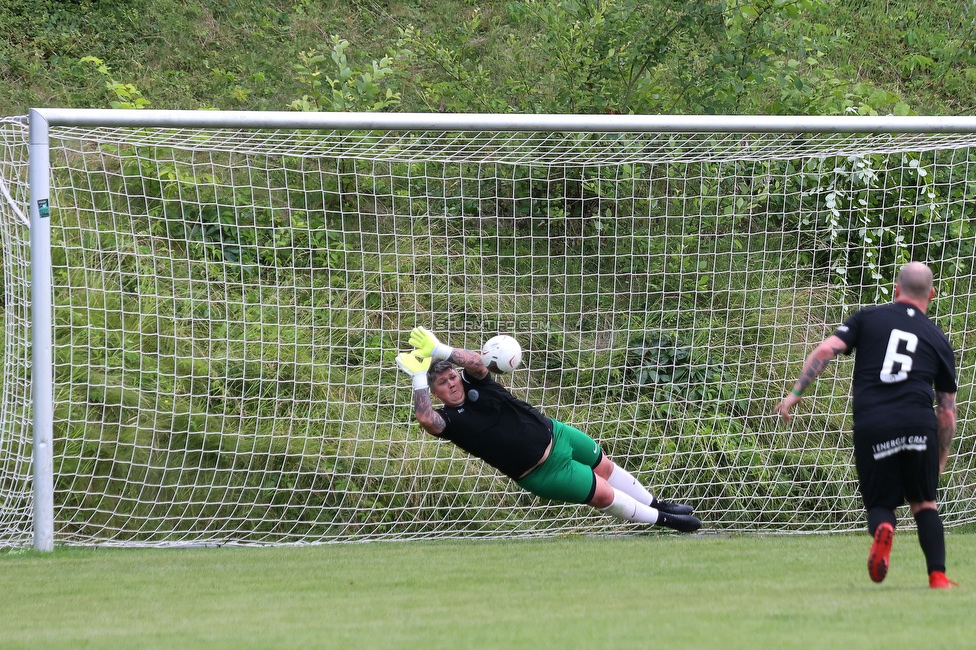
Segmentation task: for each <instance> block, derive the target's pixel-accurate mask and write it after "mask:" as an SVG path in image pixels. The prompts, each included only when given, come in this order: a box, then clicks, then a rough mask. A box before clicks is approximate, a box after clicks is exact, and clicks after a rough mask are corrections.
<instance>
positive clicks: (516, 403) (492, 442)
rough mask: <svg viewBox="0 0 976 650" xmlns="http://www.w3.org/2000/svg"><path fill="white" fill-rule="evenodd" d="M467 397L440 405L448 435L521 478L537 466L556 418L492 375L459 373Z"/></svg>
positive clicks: (550, 436) (443, 434) (492, 464)
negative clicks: (550, 416) (526, 400)
mask: <svg viewBox="0 0 976 650" xmlns="http://www.w3.org/2000/svg"><path fill="white" fill-rule="evenodd" d="M461 381H462V383H463V384H464V392H465V395H466V399H465V400H464V403H463V404H462V405H461V406H445V407H443V408H440V409H437V412H438V413H440V414H441V417H443V418H444V422H445V423H446V424H447V426H446V427H445V428H444V431H442V432H441V434H440V436H439V437H440V438H446V439H447V440H450V441H451V442H453V443H454V444H456V445H457V446H458V447H460V448H461V449H463V450H465V451H466V452H468V453H469V454H473V455H475V456H477V457H478V458H481V459H482V460H484V461H485V462H486V463H488V464H489V465H491V466H492V467H495V468H497V469H498V470H499V471H501V472H503V473H504V474H506V475H508V476H510V477H512V478H519V477H520V476H522V474H524V473H525V472H527V471H528V470H530V469H531V468H532V467H534V466H535V465H536V463H538V462H539V461H540V460H541V459H542V455H543V454H544V453H545V451H546V448H547V447H548V446H549V443H550V442H552V420H550V419H549V418H547V417H546V416H544V415H543V414H542V413H540V412H539V411H538V410H537V409H535V408H533V407H532V406H529V405H528V404H526V403H525V402H523V401H522V400H519V399H517V398H516V397H515V396H514V395H512V394H511V393H509V392H508V391H507V390H505V388H504V387H503V386H502V385H501V384H499V383H498V382H496V381H495V380H494V379H492V377H491V375H488V376H486V377H485V378H484V379H473V378H470V377H468V375H467V373H464V372H462V373H461Z"/></svg>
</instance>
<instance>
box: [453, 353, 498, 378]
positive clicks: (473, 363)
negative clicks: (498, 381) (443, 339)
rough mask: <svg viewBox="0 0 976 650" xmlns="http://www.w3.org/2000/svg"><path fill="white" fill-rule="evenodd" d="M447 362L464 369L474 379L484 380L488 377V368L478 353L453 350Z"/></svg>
mask: <svg viewBox="0 0 976 650" xmlns="http://www.w3.org/2000/svg"><path fill="white" fill-rule="evenodd" d="M447 360H448V361H450V362H451V363H454V364H456V365H459V366H461V367H462V368H464V370H465V371H466V372H467V373H468V375H470V376H471V377H473V378H474V379H484V378H485V377H487V376H488V366H486V365H485V362H484V361H483V360H482V358H481V353H480V352H475V351H474V350H465V349H463V348H454V350H453V351H452V352H451V356H449V357H448V358H447Z"/></svg>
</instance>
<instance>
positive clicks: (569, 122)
mask: <svg viewBox="0 0 976 650" xmlns="http://www.w3.org/2000/svg"><path fill="white" fill-rule="evenodd" d="M28 123H29V157H30V160H29V196H30V199H29V200H30V258H31V259H30V271H31V318H32V334H31V341H32V349H31V400H32V422H33V472H32V473H33V499H34V502H33V523H34V531H33V532H34V535H33V542H34V548H35V549H37V550H39V551H52V550H53V548H54V465H53V422H54V384H53V359H52V347H53V340H52V338H53V334H52V309H53V304H52V261H51V239H50V218H49V211H48V205H49V201H50V198H51V197H50V189H51V188H50V173H51V169H50V139H49V129H50V127H52V126H75V127H102V126H105V127H145V128H150V127H157V128H200V129H206V128H232V129H239V130H245V129H305V130H324V129H328V130H431V131H452V132H454V131H525V132H582V131H586V132H604V133H612V132H625V131H626V132H663V133H669V132H672V133H679V132H680V133H689V132H708V133H743V134H747V133H796V134H803V133H811V134H814V133H820V134H823V133H837V134H840V133H847V134H852V133H976V118H973V117H920V116H873V117H864V116H840V117H831V116H810V117H783V116H678V115H641V116H638V115H501V114H426V113H294V112H234V111H177V110H138V111H135V110H133V111H119V110H107V109H104V110H103V109H54V108H37V109H32V110H31V111H30V113H29V116H28Z"/></svg>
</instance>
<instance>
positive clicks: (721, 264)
mask: <svg viewBox="0 0 976 650" xmlns="http://www.w3.org/2000/svg"><path fill="white" fill-rule="evenodd" d="M51 139H52V149H51V163H52V167H53V169H52V176H51V179H52V180H51V182H52V185H51V195H52V201H51V203H52V213H51V228H52V256H53V261H54V270H53V283H54V284H53V292H54V313H53V319H54V343H55V348H54V356H55V372H54V376H55V387H54V392H55V422H54V426H55V431H54V437H55V458H54V471H55V481H56V483H55V489H56V492H55V539H56V541H57V542H58V543H63V544H108V545H115V544H117V545H122V544H134V545H170V544H223V543H238V544H246V543H254V544H269V543H320V542H331V541H353V540H366V539H393V538H396V539H409V538H444V537H475V536H497V537H519V536H521V537H525V536H545V535H557V534H570V533H573V534H575V533H605V534H613V533H631V532H635V531H638V530H642V529H641V528H639V527H634V526H630V525H623V524H621V523H620V522H618V521H616V520H613V519H611V518H609V517H606V516H602V515H601V514H600V513H599V512H597V511H595V510H593V509H591V508H588V507H585V506H566V505H563V504H558V503H551V502H547V501H543V500H539V499H535V498H533V497H532V496H531V495H528V494H526V493H525V492H523V491H521V490H520V489H519V488H518V487H517V486H515V485H514V484H513V483H511V482H510V481H508V480H507V479H505V478H504V477H501V476H500V475H499V474H497V473H496V472H495V471H494V470H492V469H491V468H490V467H487V466H485V465H484V464H482V463H481V462H480V461H478V460H477V459H472V458H469V457H467V456H466V455H465V454H464V453H463V452H460V451H459V450H457V449H455V448H454V447H453V446H452V445H450V444H449V443H441V442H438V441H437V440H435V439H432V438H430V437H428V436H426V434H424V433H423V432H422V431H421V430H420V429H419V427H418V426H417V425H416V423H415V422H414V421H413V413H412V394H411V389H410V382H409V380H408V379H407V378H406V377H404V376H402V375H400V374H398V371H397V369H396V367H395V365H394V363H393V357H394V356H395V354H396V353H397V351H400V350H403V349H405V348H406V343H405V341H406V337H407V335H408V333H409V331H410V330H411V329H412V328H413V327H414V326H416V325H419V324H422V325H425V326H427V327H428V328H430V329H432V330H433V331H434V332H436V333H437V334H438V336H440V338H441V340H443V341H445V342H447V343H449V344H450V345H453V346H463V347H468V348H478V347H479V346H480V345H481V343H482V342H483V341H484V340H485V339H487V338H488V337H490V336H492V335H494V334H497V333H508V334H512V335H514V336H515V337H516V338H518V339H519V340H520V342H521V343H522V347H523V349H524V351H525V355H524V358H523V366H522V368H521V369H519V370H518V371H516V372H515V373H513V374H512V375H511V376H510V377H508V378H506V379H505V380H504V381H506V382H508V383H509V385H510V386H511V388H512V390H513V392H514V393H515V394H516V395H517V396H519V397H521V398H523V399H526V400H528V401H529V402H531V403H534V404H536V405H538V406H539V407H540V408H541V409H542V410H543V411H544V412H546V413H547V414H548V415H550V416H552V417H554V418H556V419H559V420H562V421H565V422H567V423H570V424H572V425H574V426H576V427H578V428H581V429H583V430H584V431H586V432H588V433H589V434H590V435H591V436H592V437H594V438H595V439H597V440H598V441H600V443H601V444H602V446H603V448H604V450H605V451H606V452H607V453H608V454H609V455H610V456H611V457H612V458H613V459H614V460H616V462H617V463H618V464H621V465H623V466H624V467H626V468H627V469H629V470H630V471H631V472H632V473H634V474H635V475H636V476H638V477H639V478H640V479H641V480H642V481H643V482H645V483H646V484H648V485H650V486H651V487H652V489H653V491H654V492H655V493H657V494H659V495H661V496H662V497H664V498H668V499H672V498H673V499H679V500H683V501H687V502H690V503H692V504H694V505H695V506H696V508H697V510H698V513H699V515H700V516H701V518H702V519H703V520H704V522H705V527H706V530H711V531H755V532H816V531H844V530H856V529H862V528H863V513H862V511H861V508H860V503H859V500H858V496H857V485H856V477H855V473H854V469H853V465H852V452H851V440H850V418H849V415H848V414H849V411H850V403H849V397H848V396H849V378H850V375H851V363H850V361H849V360H843V361H841V362H840V363H838V364H836V365H835V366H833V367H832V368H831V370H829V371H828V372H827V373H826V374H825V376H824V377H822V379H821V381H820V382H818V384H817V385H816V388H815V390H812V391H811V392H810V393H809V396H808V397H807V399H805V400H804V402H803V404H802V405H801V407H800V408H799V411H800V412H799V414H798V416H797V417H796V418H795V420H794V422H793V424H792V425H791V426H789V427H784V426H782V425H777V423H776V420H775V419H774V418H773V417H772V415H771V409H772V407H773V406H774V405H775V404H776V402H777V401H778V400H779V399H780V398H781V397H782V396H783V394H784V393H785V392H786V391H787V390H788V389H789V388H790V387H791V386H792V382H793V380H794V379H795V377H796V375H797V373H798V372H799V367H800V364H801V362H802V360H803V358H804V357H805V356H806V354H807V353H808V351H809V350H810V347H811V345H813V344H815V343H817V342H819V341H820V340H822V339H823V338H824V337H825V336H826V335H828V334H830V333H831V332H832V331H833V329H834V328H835V327H836V325H838V324H839V323H840V322H841V321H842V320H843V318H844V317H845V316H846V315H847V314H849V313H850V312H851V311H852V310H853V309H855V308H856V307H858V306H861V305H864V304H870V303H873V302H876V301H879V300H881V301H884V300H888V299H889V298H890V296H888V295H887V291H888V290H889V288H890V286H891V283H892V278H893V276H894V272H895V269H896V268H897V266H898V265H900V264H901V263H903V262H904V261H907V260H908V259H919V260H923V261H926V262H928V263H930V264H931V265H932V266H933V267H934V270H935V271H936V273H937V278H938V290H939V294H940V297H939V298H938V299H937V301H936V302H935V303H934V305H933V308H932V311H931V312H930V314H931V315H932V316H933V318H934V320H936V322H938V323H939V324H940V325H941V326H942V327H943V328H944V329H945V330H947V331H948V333H949V336H950V339H951V341H952V343H953V345H954V347H955V348H956V349H957V350H959V351H961V353H960V354H959V361H960V366H959V378H960V395H959V402H960V404H961V406H960V413H959V416H960V417H959V436H958V438H957V440H956V443H955V445H954V453H953V456H952V459H951V460H950V463H949V466H948V469H947V472H946V475H945V476H944V477H943V488H942V492H941V495H940V496H941V498H942V500H943V503H944V506H943V512H944V516H945V520H946V524H947V526H950V527H951V526H956V525H960V524H965V523H971V522H972V521H973V520H974V518H976V515H974V513H976V509H974V508H973V507H972V505H973V501H972V499H973V490H974V485H976V475H974V473H973V469H974V457H973V454H974V436H973V435H972V434H971V433H969V432H968V431H967V429H968V423H969V418H968V412H967V406H966V405H967V403H968V397H969V392H970V387H971V377H972V375H973V365H974V362H973V357H972V355H970V354H969V353H968V352H967V351H968V350H969V349H971V348H972V347H973V344H974V343H976V341H974V329H976V321H974V318H976V314H974V312H976V303H974V301H973V293H974V279H973V269H972V266H973V264H972V260H973V258H974V249H976V233H974V229H973V226H972V224H973V223H976V221H974V219H973V217H974V214H973V213H974V209H976V202H974V201H976V184H974V183H973V182H972V180H971V179H973V178H976V174H974V172H973V169H972V168H971V165H972V164H973V156H974V154H973V149H972V146H973V145H974V141H973V136H971V135H964V134H948V135H945V134H943V135H917V134H915V135H911V134H905V135H867V134H855V135H837V134H834V135H831V134H823V135H821V134H801V135H798V134H748V135H747V134H719V133H697V134H671V133H667V134H664V133H519V132H491V133H489V132H482V133H468V132H461V133H444V132H434V131H426V132H392V131H391V132H347V131H332V132H315V131H234V130H200V129H193V130H189V129H187V130H175V129H168V130H158V129H141V128H139V129H137V128H118V129H111V128H95V129H80V128H64V127H57V128H52V131H51ZM8 146H9V145H8ZM7 155H8V157H9V156H11V154H9V153H8V154H7ZM19 164H20V163H16V164H13V163H5V165H4V169H5V170H6V169H8V168H14V169H20V167H18V166H17V165H19ZM4 174H5V178H6V174H7V172H6V171H5V172H4ZM18 182H19V181H18ZM18 187H20V188H21V189H20V190H19V192H20V193H19V194H17V195H15V196H14V199H15V200H14V204H15V205H19V206H21V207H20V209H21V210H24V209H25V208H24V205H25V203H22V201H23V199H24V197H23V189H22V185H18ZM9 211H10V207H9V206H5V207H4V212H3V218H4V220H5V226H4V228H5V229H10V230H11V232H12V233H13V234H12V235H9V236H8V239H10V240H11V241H10V242H8V241H5V242H4V245H5V246H7V247H8V248H9V249H11V250H7V251H5V253H6V254H5V256H4V257H5V265H6V266H5V274H6V275H8V276H10V275H13V276H16V277H17V280H18V281H19V282H23V278H24V276H25V272H24V270H23V268H22V264H23V263H22V262H21V263H20V264H21V266H19V267H13V269H11V267H9V265H10V264H13V263H14V262H11V260H10V258H11V257H12V253H14V254H16V255H19V256H22V255H24V254H25V252H26V251H25V249H24V243H23V239H22V238H23V233H24V232H25V230H26V229H25V228H24V226H23V225H22V224H17V223H16V220H15V219H12V217H11V214H10V212H9ZM5 232H6V230H5ZM7 279H8V283H5V284H6V285H7V286H9V277H8V278H7ZM10 291H11V290H10V289H8V293H7V301H8V302H7V304H6V314H7V318H6V321H5V326H6V328H7V335H8V336H7V341H6V346H7V354H6V356H5V359H6V360H7V361H6V367H7V375H6V377H5V385H4V393H3V394H4V400H5V408H4V415H3V417H4V418H11V419H10V421H9V422H8V421H7V420H4V427H3V429H2V431H0V434H2V435H9V439H11V440H14V441H16V442H15V443H14V445H15V446H16V447H17V449H18V450H19V449H22V448H24V447H25V446H27V445H28V443H27V442H25V440H24V435H25V431H24V430H21V429H20V427H23V426H24V420H23V412H24V409H25V406H24V403H23V395H22V393H23V392H24V390H25V388H24V384H23V375H24V371H23V369H22V367H21V366H20V365H19V364H21V363H22V362H23V354H24V347H23V346H24V345H25V344H24V337H25V336H26V334H25V333H24V332H23V331H19V332H16V333H11V327H12V325H13V324H16V326H17V327H18V328H26V324H25V323H24V322H23V290H22V289H17V290H16V291H15V295H14V296H11V294H10ZM18 301H19V302H18ZM13 307H16V310H15V311H16V313H15V314H14V315H13V316H11V309H12V308H13ZM12 319H13V320H12ZM11 336H13V337H14V341H13V342H12V341H11V340H10V338H11ZM12 355H13V356H12ZM17 355H20V356H17ZM11 382H13V384H14V385H13V387H8V386H7V385H6V384H7V383H11ZM8 393H9V394H11V395H13V396H14V397H16V398H17V399H19V400H20V401H16V403H15V404H14V406H13V412H14V414H13V415H10V414H7V413H6V410H7V408H9V407H8V405H7V401H8V399H7V395H8ZM8 431H9V434H8ZM4 440H5V441H6V440H7V438H5V439H4ZM6 444H8V443H5V445H6ZM6 449H7V447H6V446H5V450H6ZM18 453H20V454H21V458H22V460H21V461H19V462H17V461H14V462H13V467H11V466H10V465H11V462H12V461H11V457H10V456H8V455H7V454H5V457H4V468H3V477H4V483H3V486H2V487H3V489H4V494H3V498H4V499H5V501H4V503H5V504H6V503H7V499H8V498H9V499H10V503H12V504H14V505H13V506H12V508H11V511H12V512H14V511H17V510H18V509H20V510H24V509H25V508H27V505H26V504H25V503H24V499H25V497H24V496H23V494H21V493H18V492H17V486H22V485H23V484H24V483H25V482H26V481H27V477H26V476H25V475H24V474H25V472H26V471H27V469H28V463H27V462H26V460H25V459H23V452H22V451H20V452H18ZM14 458H16V455H15V456H14ZM8 475H10V476H11V477H12V478H11V479H7V476H8ZM8 485H11V486H13V487H8ZM8 494H9V495H11V496H9V497H8ZM18 494H20V496H19V497H18ZM5 508H6V505H5ZM28 509H29V508H28ZM6 513H7V510H4V517H6V516H7V514H6ZM3 523H4V522H0V525H3ZM0 535H3V536H4V537H3V541H5V542H7V543H8V544H16V543H18V541H19V540H21V539H22V538H23V536H24V535H25V533H24V532H23V531H21V530H19V529H18V528H17V527H16V526H15V527H14V529H13V530H12V531H11V532H8V531H7V530H5V529H4V530H0Z"/></svg>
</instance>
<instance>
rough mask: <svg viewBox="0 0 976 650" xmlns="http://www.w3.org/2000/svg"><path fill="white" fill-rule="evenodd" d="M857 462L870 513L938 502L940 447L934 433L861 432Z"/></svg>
mask: <svg viewBox="0 0 976 650" xmlns="http://www.w3.org/2000/svg"><path fill="white" fill-rule="evenodd" d="M854 460H855V462H856V464H857V476H858V481H859V482H860V488H861V498H862V499H863V501H864V508H865V509H866V510H870V509H871V508H888V509H891V510H894V509H895V508H897V507H899V506H901V505H904V504H905V502H906V501H910V502H919V501H935V500H936V491H937V489H938V486H939V443H938V437H937V435H936V432H935V430H934V429H933V430H931V431H923V430H919V429H917V428H913V429H910V430H890V429H889V430H887V431H884V432H880V431H858V432H857V433H856V434H855V435H854Z"/></svg>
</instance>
